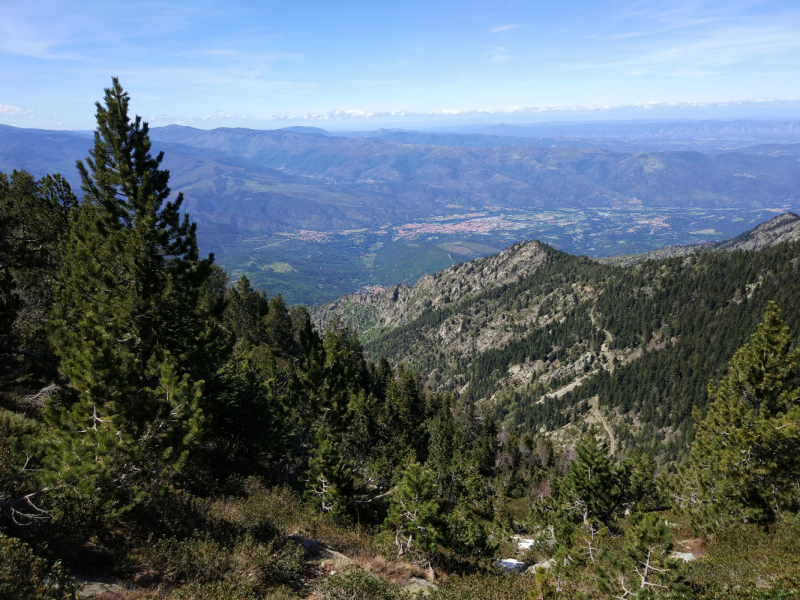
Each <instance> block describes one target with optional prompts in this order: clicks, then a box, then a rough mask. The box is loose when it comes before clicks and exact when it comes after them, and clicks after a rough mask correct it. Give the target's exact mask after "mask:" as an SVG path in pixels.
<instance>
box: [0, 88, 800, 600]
mask: <svg viewBox="0 0 800 600" xmlns="http://www.w3.org/2000/svg"><path fill="white" fill-rule="evenodd" d="M128 104H129V97H128V95H127V94H126V93H125V92H124V90H123V89H122V87H121V86H120V84H119V82H118V81H117V80H116V79H115V80H114V81H113V84H112V86H111V87H110V88H108V89H107V90H106V91H105V97H104V99H103V101H102V102H98V103H97V130H96V132H95V135H94V147H93V149H92V150H91V152H90V154H89V156H88V157H87V158H86V159H85V160H83V161H80V162H79V163H78V170H79V172H80V175H81V181H82V185H81V192H82V194H81V199H80V200H78V198H77V197H76V195H75V194H74V193H73V192H72V190H71V189H70V187H69V185H67V183H66V182H65V181H64V180H63V179H62V178H61V177H60V176H58V175H55V174H54V175H50V176H47V177H44V178H42V179H39V180H37V179H35V178H34V177H33V176H31V175H30V174H28V173H26V172H24V171H14V172H12V173H11V174H10V175H6V174H0V232H2V236H1V237H0V511H2V512H0V558H2V561H0V598H2V599H5V598H48V599H49V598H59V599H60V598H74V597H76V594H77V593H78V590H79V588H80V585H79V583H78V582H77V580H76V579H74V576H80V577H85V578H88V579H92V578H97V577H109V576H113V577H114V578H116V579H118V580H120V581H121V582H122V583H123V584H124V585H123V586H120V587H118V589H117V590H116V591H114V592H107V593H106V594H105V595H104V596H103V598H106V599H108V598H131V599H133V598H154V599H166V598H171V599H189V598H193V599H211V598H230V599H251V598H252V599H255V598H275V599H277V598H296V597H318V598H328V599H361V598H364V599H366V598H386V599H393V598H398V599H399V598H408V597H410V596H411V595H413V594H414V593H425V594H427V595H428V596H429V597H430V598H432V599H434V600H436V599H438V598H441V599H460V598H487V599H488V598H525V597H527V598H540V599H542V600H544V599H545V598H601V597H602V598H649V597H661V598H796V597H798V595H799V593H798V591H797V590H798V583H799V582H800V559H798V556H800V547H798V539H800V535H798V534H800V519H798V517H797V510H798V504H799V503H800V458H798V457H800V380H798V366H799V365H800V352H798V350H797V349H795V348H796V341H797V339H798V333H800V332H798V326H800V313H798V311H800V307H798V306H797V305H796V303H795V302H794V301H793V300H794V298H796V297H798V295H797V292H798V291H800V290H798V289H797V285H798V283H797V282H798V280H799V279H800V278H798V277H797V276H796V270H797V265H798V259H797V258H796V257H797V256H798V251H800V246H799V245H798V243H795V244H781V245H777V246H775V247H773V248H770V249H767V250H764V251H761V252H758V253H745V252H738V253H736V252H735V253H730V254H724V255H723V254H719V255H717V254H713V255H712V254H708V255H702V256H697V257H691V258H681V259H668V260H665V261H660V262H647V263H643V264H642V265H639V266H637V267H635V268H625V269H623V268H617V267H610V266H602V265H598V264H597V263H595V262H593V261H591V260H589V259H586V258H584V257H574V256H570V255H567V254H564V253H559V252H557V251H555V250H551V253H552V256H551V259H552V260H551V262H550V264H549V266H548V269H545V270H542V271H540V272H538V273H536V274H535V275H533V276H531V277H529V278H526V279H524V280H523V281H521V282H520V283H519V284H518V285H517V286H516V287H513V286H509V287H506V288H505V289H490V290H488V291H486V292H485V293H486V294H489V295H492V294H493V295H495V297H497V298H501V299H502V301H503V302H507V303H515V302H516V303H520V302H525V301H526V297H529V295H526V294H528V292H529V290H530V289H532V288H538V289H540V290H545V291H546V290H547V289H551V288H552V287H553V286H554V285H555V284H556V283H558V284H563V283H564V282H572V281H574V282H580V283H581V285H585V286H594V287H598V288H599V287H601V286H604V287H603V289H604V290H605V291H604V293H602V294H599V296H598V298H599V300H598V304H597V310H596V314H594V315H590V314H589V313H588V312H586V311H583V312H581V311H579V310H574V311H572V312H569V313H568V314H566V316H565V318H564V319H563V320H561V321H560V322H555V323H554V324H553V325H552V327H550V328H549V329H547V330H546V331H545V332H538V333H536V334H535V335H531V336H524V335H523V336H520V337H519V339H518V340H517V341H515V342H514V343H512V344H509V345H507V346H506V347H504V348H503V349H502V351H497V352H493V351H492V350H489V351H485V352H483V353H481V354H480V355H476V356H474V357H473V358H472V360H470V361H469V363H465V364H463V365H459V368H463V370H464V372H465V373H467V374H468V378H469V380H470V381H471V382H473V383H472V384H471V385H470V386H469V388H468V389H467V391H465V393H458V391H457V390H455V389H452V390H446V389H445V390H442V389H436V390H434V389H431V388H429V387H426V386H425V385H424V384H423V383H422V382H421V380H420V377H419V373H420V372H422V370H424V367H426V366H427V367H430V366H431V365H415V364H408V365H404V364H402V363H395V362H391V360H392V359H393V357H395V356H397V355H398V354H397V350H398V349H399V348H401V347H402V346H403V345H404V344H405V345H409V344H414V343H415V333H414V332H415V327H419V326H420V323H418V322H417V323H411V324H409V325H406V326H404V327H402V328H399V329H397V330H395V331H394V332H393V333H392V334H390V335H389V336H388V337H385V338H383V339H382V340H381V341H380V342H375V343H374V344H373V346H371V347H370V351H371V352H373V354H374V355H376V356H377V357H378V358H377V359H376V360H368V359H367V353H366V352H365V349H364V347H363V346H362V343H361V342H360V340H359V338H358V335H357V334H356V332H355V331H354V330H353V329H351V328H349V327H347V326H346V325H345V324H344V323H343V322H342V321H341V320H339V319H337V318H332V319H331V320H329V322H328V323H327V324H326V326H325V327H324V329H323V330H318V329H317V328H316V327H315V326H314V324H313V322H312V319H311V317H310V315H309V312H308V311H307V310H306V309H305V308H304V307H302V306H294V307H288V306H286V304H285V303H284V301H283V299H282V298H281V296H280V295H279V294H278V295H275V296H273V297H271V298H268V297H267V296H266V295H265V294H264V293H263V292H261V291H258V290H257V289H254V287H253V286H252V285H251V283H250V282H249V281H248V280H247V278H245V277H242V278H241V279H239V280H238V281H235V282H232V281H229V279H228V277H227V275H226V274H225V272H224V271H223V270H222V269H220V268H219V267H218V266H217V265H216V264H215V262H214V257H213V255H209V256H201V255H200V252H199V249H198V245H197V228H196V225H195V224H194V223H193V222H192V221H191V219H190V217H189V215H187V214H184V213H182V212H181V209H182V203H183V198H182V196H181V195H180V194H178V195H172V194H171V192H170V188H169V172H168V171H166V170H164V169H162V168H161V163H162V160H163V154H158V155H156V156H153V155H152V154H151V152H150V139H149V136H148V126H147V124H146V123H143V122H142V121H141V119H140V118H139V117H135V118H131V117H130V116H129V114H128ZM752 286H758V289H759V293H758V296H757V298H756V297H755V296H753V299H751V298H750V297H749V296H750V293H751V291H752V289H754V288H752ZM644 290H646V292H645V291H644ZM771 300H774V302H771ZM440 313H441V314H440ZM445 313H446V310H444V311H439V312H436V311H431V312H428V313H426V314H424V315H423V316H422V317H420V319H421V320H427V321H426V322H430V323H434V322H436V320H437V319H441V318H443V314H445ZM606 331H607V332H608V335H610V337H611V339H613V341H612V342H611V343H613V344H617V345H619V347H626V348H627V347H631V346H637V347H639V346H641V347H642V348H643V349H644V350H646V347H647V344H648V343H650V342H651V341H652V339H653V332H661V333H660V334H659V335H660V336H661V337H659V338H658V339H659V340H660V339H672V338H675V339H676V340H679V342H678V343H674V344H672V345H671V346H666V347H664V348H663V349H660V350H658V351H643V355H642V357H641V358H640V359H639V360H638V361H636V362H633V363H631V364H630V365H627V366H620V367H618V368H616V369H614V370H613V371H611V370H602V371H598V373H597V374H596V375H595V376H594V377H593V378H591V379H590V380H589V381H587V383H585V384H584V385H583V386H581V387H579V388H576V389H575V390H574V391H573V392H571V393H570V394H566V395H564V396H561V397H560V398H558V399H554V400H553V401H552V402H548V403H545V404H536V403H535V399H526V398H519V397H516V398H515V397H507V398H503V399H502V401H500V402H498V403H496V405H492V404H488V403H486V402H481V401H480V398H482V394H483V392H482V390H483V389H484V388H481V386H482V385H485V386H490V385H491V383H492V381H493V378H496V377H497V373H498V372H499V371H502V370H503V366H504V365H506V364H508V362H509V361H510V360H512V359H516V360H519V359H520V358H521V357H525V358H528V359H531V360H533V359H536V358H540V357H548V356H549V357H550V358H551V359H552V358H557V357H559V356H561V355H560V354H559V353H562V354H563V353H569V352H572V353H576V352H581V351H583V350H585V349H594V348H597V347H599V346H600V345H601V344H603V343H608V339H609V338H608V337H607V335H606V333H605V332H606ZM567 340H569V342H570V343H569V344H568V343H567V342H566V341H567ZM381 355H383V356H385V357H387V358H388V359H389V360H387V358H384V357H383V356H381ZM562 358H566V355H564V356H562ZM710 382H712V383H710ZM485 389H488V387H487V388H485ZM594 395H599V396H600V398H601V402H602V403H603V405H604V406H605V407H607V408H609V409H610V408H613V409H615V410H619V411H620V412H621V414H622V415H627V414H628V413H630V414H631V415H636V418H637V419H638V420H639V421H642V422H644V423H645V426H644V427H643V428H641V429H639V430H637V431H636V432H635V433H630V434H629V435H627V436H626V435H624V434H623V435H620V441H621V442H622V443H623V445H624V449H623V450H624V451H621V452H620V453H618V454H620V455H619V456H612V455H611V453H610V452H609V449H608V448H607V447H606V445H605V444H603V443H601V442H600V441H599V440H598V437H597V433H598V432H597V431H596V430H595V429H594V428H593V427H586V428H585V429H586V431H585V432H584V433H583V435H582V437H581V438H580V440H579V441H578V443H577V445H576V446H575V447H574V448H571V447H569V448H568V447H559V446H558V445H555V444H554V443H553V442H552V440H551V439H550V438H549V437H548V436H547V435H545V434H546V433H547V431H548V430H553V429H556V428H558V427H559V426H561V425H564V424H566V423H567V422H570V421H571V420H575V418H576V415H578V414H581V413H585V412H586V411H587V410H589V409H588V406H589V398H590V397H592V396H594ZM666 427H669V428H670V432H671V434H672V435H671V439H670V440H669V441H667V442H666V443H665V441H664V439H663V436H660V435H659V433H658V432H659V431H663V430H664V429H665V428H666ZM676 432H678V434H676ZM515 536H517V537H519V536H521V537H523V538H525V539H527V540H528V541H529V542H530V543H529V545H528V547H527V548H526V549H521V548H520V546H518V544H517V543H516V542H515ZM745 542H746V544H747V547H748V548H749V549H748V552H747V553H746V556H745V557H744V558H743V557H742V552H741V550H739V549H740V548H741V547H742V546H743V544H745ZM681 544H688V546H686V547H691V548H693V549H699V550H698V552H697V554H698V556H697V560H695V561H692V562H684V561H683V560H682V559H681V558H680V556H679V555H676V554H674V552H675V551H676V550H679V549H681V548H683V547H684V546H683V545H681ZM332 550H335V551H337V553H333V554H332ZM326 552H327V554H325V553H326ZM511 555H514V556H517V557H518V558H520V559H521V560H520V564H522V563H524V564H525V565H526V566H529V565H537V567H538V568H533V569H531V570H529V571H528V572H526V573H524V574H518V573H511V572H508V571H506V570H505V569H503V568H500V567H499V566H498V564H497V559H498V558H503V557H507V556H511ZM320 557H323V558H320ZM325 557H328V558H325ZM337 561H338V562H337ZM415 580H416V581H423V582H427V583H428V584H429V585H428V587H427V588H426V591H424V592H419V591H417V592H413V591H411V588H410V587H409V585H408V584H409V582H411V581H415ZM126 586H127V587H126Z"/></svg>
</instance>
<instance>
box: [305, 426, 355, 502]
mask: <svg viewBox="0 0 800 600" xmlns="http://www.w3.org/2000/svg"><path fill="white" fill-rule="evenodd" d="M307 475H308V484H307V487H306V493H305V496H306V499H307V500H309V501H310V502H312V503H313V504H315V505H316V506H318V507H319V509H320V510H321V511H322V512H325V513H332V514H341V513H344V512H345V511H346V509H347V501H348V500H349V498H350V497H351V496H352V487H353V485H352V478H351V477H350V469H349V468H348V467H347V465H346V463H345V460H344V458H343V457H342V454H341V452H340V451H339V443H338V442H337V440H336V438H335V437H334V435H333V434H332V433H331V432H330V430H329V429H328V428H327V427H324V426H323V427H320V428H319V429H318V430H317V433H316V435H315V437H314V449H313V450H312V452H311V458H310V459H309V461H308V472H307Z"/></svg>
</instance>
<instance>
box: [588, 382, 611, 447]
mask: <svg viewBox="0 0 800 600" xmlns="http://www.w3.org/2000/svg"><path fill="white" fill-rule="evenodd" d="M589 402H590V404H591V406H592V414H593V415H594V416H595V418H597V420H598V421H600V423H601V424H602V425H603V429H605V430H606V433H607V434H608V440H609V441H608V443H609V450H610V451H611V456H612V458H615V457H616V456H617V438H615V437H614V432H613V431H612V429H611V425H609V424H608V421H606V418H605V417H604V416H603V413H602V412H600V396H595V397H593V398H591V399H590V400H589Z"/></svg>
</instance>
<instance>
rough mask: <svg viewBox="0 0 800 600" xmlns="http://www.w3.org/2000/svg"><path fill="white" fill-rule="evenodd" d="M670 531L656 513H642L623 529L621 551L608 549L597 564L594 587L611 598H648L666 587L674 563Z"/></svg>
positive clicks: (669, 581)
mask: <svg viewBox="0 0 800 600" xmlns="http://www.w3.org/2000/svg"><path fill="white" fill-rule="evenodd" d="M670 550H672V532H671V531H670V529H669V526H668V525H667V524H666V523H665V522H664V519H663V518H662V517H661V516H660V515H657V514H654V513H650V514H647V515H645V516H644V517H643V518H642V519H641V520H640V521H639V522H638V523H636V524H635V525H634V526H633V527H631V528H629V529H628V530H627V531H626V532H625V542H624V544H623V552H617V551H613V550H612V551H609V552H607V553H606V554H604V555H603V559H604V560H603V561H602V562H603V563H604V564H602V565H597V572H598V577H597V587H598V589H599V590H600V592H601V593H603V594H606V595H608V596H611V597H612V598H620V599H622V600H624V599H626V598H648V597H651V595H650V594H652V593H654V592H658V591H666V590H667V589H669V587H670V584H671V583H673V580H674V568H675V567H676V563H675V561H674V560H671V559H670V558H669V553H670Z"/></svg>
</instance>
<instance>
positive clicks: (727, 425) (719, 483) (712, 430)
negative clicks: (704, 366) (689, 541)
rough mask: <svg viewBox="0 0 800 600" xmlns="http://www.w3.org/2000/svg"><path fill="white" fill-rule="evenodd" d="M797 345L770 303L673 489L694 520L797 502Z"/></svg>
mask: <svg viewBox="0 0 800 600" xmlns="http://www.w3.org/2000/svg"><path fill="white" fill-rule="evenodd" d="M798 365H800V349H796V350H794V351H790V336H789V328H788V327H786V326H784V325H783V322H782V321H781V320H780V317H779V311H778V308H777V305H776V304H775V303H774V302H771V303H770V304H769V306H768V307H767V311H766V315H765V317H764V321H763V322H762V323H760V324H759V326H758V330H757V331H756V332H755V333H754V334H753V335H752V337H751V339H750V342H749V343H748V344H746V345H745V346H744V347H742V348H741V349H739V350H738V351H737V352H736V354H735V355H734V356H733V358H732V359H731V361H730V363H729V365H728V371H727V373H726V375H725V377H723V379H722V380H721V381H720V383H719V384H718V385H715V384H713V383H711V384H709V388H708V395H709V398H710V400H711V402H710V403H709V405H708V412H707V414H706V416H705V417H704V418H703V417H701V415H700V413H699V411H697V410H695V411H694V417H695V420H696V422H697V433H696V436H695V443H694V446H693V447H692V450H691V452H690V455H689V459H688V461H687V463H686V464H685V465H684V467H683V468H682V469H681V470H680V472H679V477H678V479H679V481H680V486H679V488H680V489H679V490H678V491H677V492H676V493H675V494H674V498H675V499H676V501H677V502H678V504H680V505H682V506H684V507H688V508H690V509H691V510H692V511H693V512H694V514H695V515H696V517H697V518H698V521H699V524H705V525H707V526H710V527H714V526H724V525H726V524H727V523H728V522H730V521H738V522H741V521H763V520H769V519H772V518H774V516H775V515H776V513H777V512H778V511H780V510H782V509H789V508H796V507H797V505H798V503H800V493H799V492H800V384H799V382H798Z"/></svg>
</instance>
